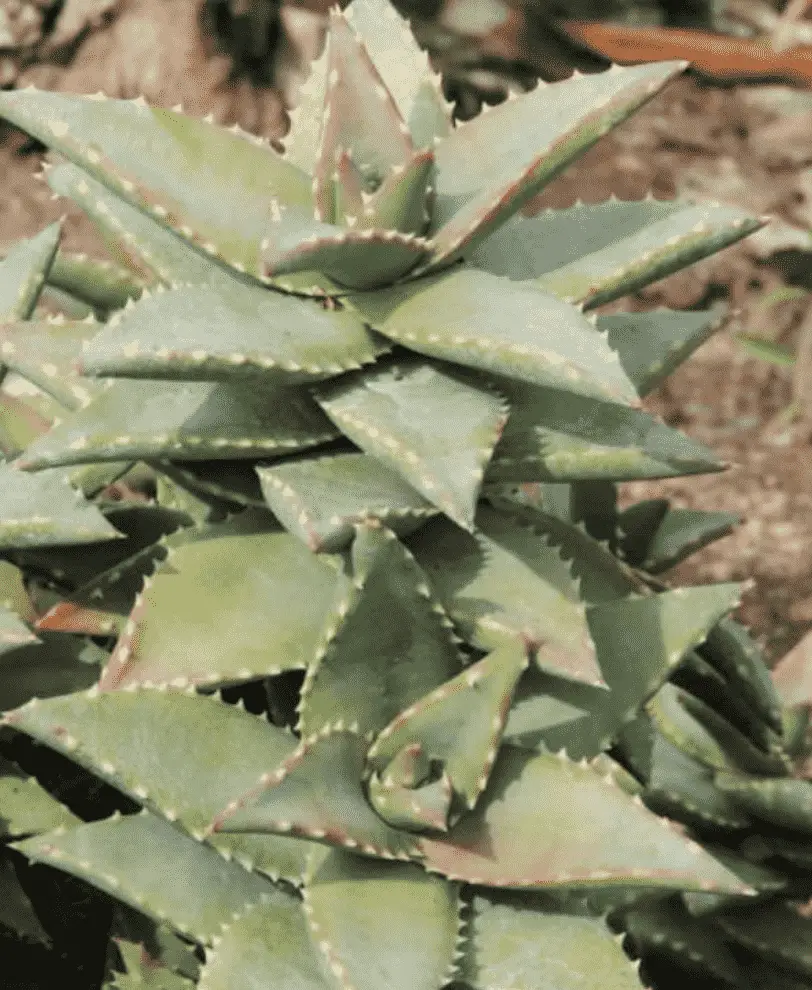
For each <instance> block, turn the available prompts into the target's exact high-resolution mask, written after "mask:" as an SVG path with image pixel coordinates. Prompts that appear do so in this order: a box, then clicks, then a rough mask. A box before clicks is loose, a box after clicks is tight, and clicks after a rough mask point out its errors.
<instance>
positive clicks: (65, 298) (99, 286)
mask: <svg viewBox="0 0 812 990" xmlns="http://www.w3.org/2000/svg"><path fill="white" fill-rule="evenodd" d="M144 288H145V284H144V281H143V279H141V278H139V277H138V276H137V275H135V274H134V273H133V272H131V271H129V270H125V269H124V268H120V267H119V266H118V265H116V264H114V263H113V262H112V261H109V260H107V259H106V258H105V259H97V258H89V257H88V256H87V255H86V254H76V253H74V252H70V251H57V253H56V257H55V258H54V263H53V264H52V265H51V270H50V271H49V272H48V285H47V286H46V290H45V291H46V292H47V293H49V294H51V293H52V292H53V293H55V294H56V297H57V301H58V302H59V304H60V308H61V309H64V310H65V316H66V318H68V319H86V318H87V316H88V315H93V313H94V312H95V313H96V315H97V317H98V318H101V316H103V315H104V314H106V313H107V312H108V311H110V310H114V309H120V308H121V307H122V306H125V305H126V304H127V301H128V300H130V299H137V298H138V297H139V296H140V295H141V293H142V292H143V291H144ZM66 302H68V303H70V304H71V305H72V306H74V307H76V306H78V307H79V308H82V307H85V312H77V313H76V315H71V314H70V313H69V312H68V311H67V310H66V309H65V305H64V304H65V303H66ZM87 307H89V308H90V310H91V312H90V314H88V312H87V311H86V309H87Z"/></svg>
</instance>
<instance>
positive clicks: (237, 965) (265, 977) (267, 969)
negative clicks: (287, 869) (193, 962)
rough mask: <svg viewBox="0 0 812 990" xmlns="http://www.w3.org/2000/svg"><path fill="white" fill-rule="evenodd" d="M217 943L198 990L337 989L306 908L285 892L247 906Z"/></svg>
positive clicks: (209, 952)
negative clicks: (320, 953)
mask: <svg viewBox="0 0 812 990" xmlns="http://www.w3.org/2000/svg"><path fill="white" fill-rule="evenodd" d="M212 941H213V943H214V949H213V950H207V952H206V965H205V966H204V967H203V970H202V972H201V974H200V982H199V983H198V990H238V988H239V990H242V988H245V990H248V988H249V987H256V988H257V990H259V988H260V987H268V988H270V987H274V988H276V987H278V988H279V990H282V988H284V990H333V987H334V983H333V981H332V980H331V979H330V978H329V976H328V975H327V972H326V971H325V969H324V967H323V966H322V963H321V960H320V959H319V956H318V950H317V948H316V947H315V946H314V945H313V941H312V939H311V938H310V934H309V932H308V927H307V920H306V917H305V913H304V911H303V909H302V905H301V903H300V902H299V901H297V900H295V899H294V898H293V897H291V896H290V895H284V894H283V893H282V892H281V891H277V892H276V894H275V896H274V898H273V899H263V900H260V901H259V902H258V903H256V904H250V905H246V908H245V910H243V911H241V912H239V913H237V914H236V915H235V916H234V917H232V918H229V919H228V920H227V921H226V922H225V923H224V924H223V927H222V928H221V930H220V932H219V934H217V935H216V936H215V937H214V938H213V940H212Z"/></svg>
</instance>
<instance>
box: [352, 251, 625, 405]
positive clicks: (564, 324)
mask: <svg viewBox="0 0 812 990" xmlns="http://www.w3.org/2000/svg"><path fill="white" fill-rule="evenodd" d="M352 304H353V306H355V308H356V309H357V310H358V311H359V312H360V313H361V314H362V315H363V316H364V317H365V318H366V319H367V320H368V321H369V322H370V323H371V324H372V326H374V327H375V329H376V330H378V331H380V333H382V334H385V335H386V336H387V337H391V338H392V340H395V341H396V342H397V343H399V344H403V346H404V347H408V348H410V349H411V350H414V351H419V352H420V353H422V354H427V355H429V356H430V357H437V358H440V359H442V360H444V361H452V362H455V363H456V364H462V365H465V366H467V367H471V368H477V369H479V370H481V371H488V372H493V373H495V374H500V375H504V376H505V377H508V378H516V379H518V380H520V381H525V382H529V383H530V384H531V385H546V386H548V387H552V388H559V389H560V388H564V389H567V390H568V391H571V392H578V393H579V394H581V395H589V396H593V397H594V398H603V399H606V400H609V401H612V402H620V403H623V404H624V405H636V404H637V393H636V392H635V390H634V387H633V385H632V383H631V382H630V381H629V379H628V378H627V376H626V372H625V371H624V370H623V368H622V366H621V364H620V360H619V358H618V355H617V354H616V353H615V352H614V351H613V350H612V349H611V347H610V346H609V343H608V341H607V339H606V337H605V335H602V334H601V333H599V332H598V331H596V329H595V327H594V326H593V325H592V324H591V323H589V321H588V320H587V318H586V317H585V316H584V315H583V314H582V313H580V312H579V311H578V310H577V309H576V308H575V307H573V306H570V305H568V304H567V303H564V302H562V301H561V300H559V299H557V298H556V297H555V296H552V295H550V294H549V293H546V292H544V291H542V290H541V289H539V288H538V287H537V286H536V285H535V284H534V283H532V282H526V283H524V284H518V285H517V284H516V283H515V282H511V281H510V280H509V279H506V278H502V277H500V276H498V275H491V274H489V273H487V272H479V271H476V270H475V269H473V268H464V269H462V270H461V271H455V272H452V273H450V274H446V275H441V276H438V277H436V278H430V279H424V280H419V281H415V282H412V283H408V284H406V285H405V286H403V287H395V288H392V289H388V290H386V291H384V292H379V293H370V294H368V295H365V296H353V297H352Z"/></svg>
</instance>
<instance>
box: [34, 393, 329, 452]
mask: <svg viewBox="0 0 812 990" xmlns="http://www.w3.org/2000/svg"><path fill="white" fill-rule="evenodd" d="M337 435H338V432H337V430H336V429H335V428H334V427H333V426H332V424H331V423H330V422H329V421H328V420H327V419H326V417H325V416H324V415H323V414H322V412H321V411H320V410H319V408H318V407H317V406H316V405H315V403H314V402H313V400H312V399H311V398H310V396H309V395H308V394H307V393H306V392H304V391H302V390H297V389H294V388H281V389H280V388H276V387H275V386H273V385H271V386H266V387H264V388H256V389H246V388H245V387H244V386H243V385H241V384H239V383H236V382H235V383H229V382H223V383H218V382H152V381H151V382H144V381H126V380H122V381H115V382H113V381H111V382H109V383H108V385H107V386H106V387H105V389H104V390H103V391H102V392H101V393H100V394H99V395H98V396H97V397H96V398H95V399H94V400H93V401H92V402H90V403H89V404H88V405H86V406H84V407H83V408H81V409H79V410H78V411H77V412H75V413H73V414H72V415H71V416H69V417H67V418H66V419H65V420H64V421H63V422H62V423H61V424H60V425H59V426H55V427H54V428H53V429H52V430H51V431H50V432H49V433H48V434H46V435H45V436H43V437H41V438H40V439H39V440H37V441H35V442H34V443H33V444H32V445H31V446H30V447H29V448H28V449H27V450H26V451H25V453H24V454H23V455H22V456H21V458H20V459H19V461H18V464H19V465H20V467H22V468H24V469H25V470H41V469H42V468H47V467H54V466H61V465H68V464H87V463H93V462H96V461H121V460H178V461H184V460H190V461H196V460H218V459H223V460H231V459H233V458H249V459H251V460H257V459H258V458H261V457H269V456H274V455H276V456H278V455H279V454H293V453H296V452H297V451H299V450H307V449H308V448H309V447H317V446H319V445H320V444H322V443H326V442H327V441H329V440H333V439H335V438H336V436H337Z"/></svg>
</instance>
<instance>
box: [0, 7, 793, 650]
mask: <svg viewBox="0 0 812 990" xmlns="http://www.w3.org/2000/svg"><path fill="white" fill-rule="evenodd" d="M143 2H144V3H153V4H154V2H155V0H143ZM137 6H138V5H136V7H137ZM160 6H161V7H162V15H161V16H162V18H163V19H164V20H167V19H168V20H170V21H171V22H172V24H173V27H174V29H175V30H172V31H167V32H166V33H163V32H161V31H160V30H157V31H156V30H155V29H153V33H152V34H151V36H150V37H148V38H145V37H144V35H143V19H141V20H139V19H138V18H136V20H134V21H128V20H127V18H126V17H125V18H123V19H120V20H119V21H117V22H116V25H114V28H115V31H116V32H117V34H116V35H112V34H111V33H110V32H108V31H103V32H100V33H99V34H97V35H92V36H91V37H90V38H89V39H88V41H87V42H86V49H87V50H83V49H82V48H80V49H79V53H78V56H77V57H76V58H75V59H74V61H73V63H72V64H71V65H70V66H69V67H67V68H61V67H57V66H46V67H41V66H39V67H35V68H34V69H33V70H32V72H31V73H30V74H29V73H26V75H28V76H29V78H32V77H33V78H34V79H35V80H36V82H37V84H38V85H42V86H45V87H49V88H64V89H67V90H74V91H78V92H93V91H95V90H97V89H99V88H104V89H105V90H106V91H107V92H109V93H110V94H111V95H116V96H135V95H138V93H139V92H143V93H144V94H145V95H146V96H147V98H148V99H151V100H152V101H154V102H156V103H160V104H162V105H172V104H174V103H177V102H179V101H182V102H183V103H184V105H185V106H186V107H187V109H188V110H189V111H190V112H194V113H201V114H202V113H205V112H208V111H212V110H213V111H214V112H215V113H216V115H217V116H218V117H219V118H220V119H221V120H223V122H227V123H230V122H233V121H234V120H238V121H239V122H240V123H241V124H242V125H243V126H245V127H246V128H247V129H251V130H254V131H256V132H261V133H263V134H265V135H266V136H269V137H273V136H278V135H279V134H280V133H281V130H282V128H283V127H284V123H283V119H284V118H283V112H282V110H281V106H280V103H279V100H278V98H277V97H276V95H275V94H274V93H273V91H270V90H266V91H263V92H260V93H259V94H257V93H252V92H247V91H245V90H244V89H243V90H240V89H239V85H240V84H234V83H231V82H230V81H229V80H228V79H227V67H225V66H224V64H223V61H222V59H216V58H215V59H211V58H207V57H206V55H205V54H204V53H203V52H202V49H200V48H199V43H198V42H196V41H188V43H187V42H183V43H182V44H178V43H177V39H178V38H179V37H180V38H182V39H183V38H186V39H190V38H194V36H195V32H194V30H193V29H192V26H191V24H192V22H191V21H190V20H189V18H190V17H191V16H192V12H193V9H194V4H193V3H192V0H164V2H163V3H162V4H160ZM178 18H186V22H187V28H188V29H184V30H179V29H178ZM111 30H112V29H111ZM167 37H170V38H172V39H174V41H173V43H172V44H171V45H170V44H167V41H166V39H167ZM128 45H132V49H133V50H134V51H137V52H141V53H146V52H148V53H149V57H148V58H143V59H142V58H140V56H139V57H137V58H133V59H132V60H131V61H128V62H127V64H126V65H125V66H122V65H121V62H120V59H119V60H118V61H116V58H115V56H114V55H112V54H111V53H112V52H113V50H114V49H117V50H119V51H120V50H121V47H122V46H124V47H125V50H126V48H127V46H128ZM193 77H194V78H193ZM201 80H202V82H201ZM22 81H28V80H22ZM781 96H782V93H781V91H778V90H774V89H771V90H769V91H757V90H756V89H754V88H750V87H737V88H729V89H715V88H712V87H709V86H706V85H703V84H700V83H698V82H697V81H695V80H693V79H690V78H685V79H682V80H680V81H678V82H677V83H675V84H673V85H672V86H671V88H670V89H669V90H668V91H667V92H666V93H664V94H662V95H661V96H659V97H658V98H657V99H656V100H654V101H653V102H652V103H651V104H649V106H648V107H646V108H645V109H644V110H643V111H641V112H640V113H639V114H638V115H637V116H636V117H635V118H634V119H633V120H631V121H629V122H627V123H626V124H625V125H623V126H622V127H621V128H619V129H618V130H617V131H616V132H615V133H614V134H613V135H612V136H610V137H609V138H607V139H605V140H604V141H603V142H602V143H601V144H600V145H599V146H598V147H596V148H595V149H593V150H592V151H591V152H590V153H589V154H587V155H586V156H585V157H584V158H583V159H582V160H581V162H580V163H579V164H578V165H577V166H576V167H575V168H573V169H572V170H570V172H569V173H568V174H567V175H565V176H564V177H562V178H561V179H560V180H558V181H557V182H556V183H555V184H554V186H553V187H551V188H550V189H548V190H547V191H546V193H545V194H544V196H543V201H544V202H545V203H547V204H548V205H558V206H563V205H566V204H568V203H571V202H572V201H573V200H574V199H576V198H577V197H579V196H580V197H582V198H584V199H588V200H591V201H597V200H600V199H603V198H605V197H606V196H607V195H608V194H609V193H615V194H617V195H618V196H620V197H621V198H627V199H628V198H638V197H640V196H642V195H644V194H645V193H646V192H647V191H649V190H653V191H654V193H655V194H656V195H657V196H660V197H671V196H673V195H675V193H676V192H677V191H678V189H689V190H692V191H694V193H695V195H697V196H702V197H704V198H714V199H720V200H727V201H731V202H736V203H738V204H740V205H744V206H746V207H748V208H750V209H752V210H754V211H756V212H758V213H771V214H774V215H775V216H777V217H778V218H780V219H781V220H783V221H785V222H790V223H794V224H795V225H798V226H800V227H801V228H807V229H809V228H812V180H810V178H809V176H807V175H806V169H807V168H809V167H812V110H810V111H809V112H807V113H803V114H800V115H794V116H786V117H785V116H782V115H781V114H780V113H779V112H777V111H776V110H775V109H774V108H773V106H772V103H771V101H772V100H773V98H778V97H781ZM38 167H39V156H38V155H37V154H30V153H24V142H23V141H22V140H21V138H20V136H19V135H17V134H15V133H12V132H9V131H6V132H5V134H4V135H3V133H0V242H2V243H8V242H10V241H13V240H14V239H15V238H18V237H21V236H26V235H30V234H32V233H34V232H35V231H37V230H38V229H40V228H41V227H42V226H43V225H44V224H46V223H48V222H50V221H52V220H54V219H56V218H57V217H59V216H60V215H63V214H67V221H66V225H65V239H64V245H65V247H67V248H69V249H72V250H87V251H90V252H92V253H103V252H101V250H100V247H99V242H98V241H97V240H96V238H95V235H94V233H93V231H92V230H91V229H90V228H89V225H88V223H87V222H86V221H85V220H84V218H83V217H82V216H81V215H79V214H78V211H76V210H74V209H73V208H71V207H70V206H68V205H66V204H65V203H63V202H54V201H52V200H51V198H50V192H49V190H48V188H47V187H46V186H45V185H44V184H43V183H42V182H38V181H36V179H35V173H36V172H37V170H38ZM810 174H812V173H810ZM807 197H808V199H807ZM785 233H786V228H784V227H782V226H780V225H776V226H775V227H774V228H773V230H772V232H771V233H770V234H763V235H762V234H759V235H756V237H755V238H751V239H750V240H749V241H748V242H745V243H743V244H741V245H737V246H735V247H733V248H730V249H728V250H727V251H725V252H723V253H722V254H720V255H718V256H716V257H715V258H713V259H710V260H708V261H706V262H703V263H701V264H699V265H697V266H694V267H693V268H692V269H690V270H689V271H687V272H683V273H680V274H679V275H676V276H673V277H671V278H669V279H667V280H665V281H662V282H660V283H658V284H657V285H655V286H652V287H651V288H649V289H648V290H646V291H645V292H643V293H641V294H639V295H637V296H635V297H634V298H633V299H629V300H625V301H624V305H626V306H631V307H633V308H636V309H640V308H648V307H652V306H661V305H668V306H671V307H673V308H688V307H696V306H702V305H707V304H708V303H709V302H714V301H717V300H725V301H727V302H728V304H729V305H730V307H731V310H732V315H731V318H730V319H729V320H728V321H727V323H726V325H725V326H724V327H723V328H722V329H721V330H720V331H719V332H718V333H717V335H716V336H715V337H714V339H713V340H711V341H710V342H709V343H707V344H706V345H705V346H704V347H703V348H701V349H700V351H699V352H698V353H697V354H696V355H695V356H694V357H692V358H691V359H690V360H689V361H688V362H686V364H685V365H684V366H683V367H682V368H681V369H680V370H679V371H678V372H677V373H676V374H675V375H673V376H672V378H671V379H670V380H669V381H668V382H667V383H666V384H665V385H664V386H663V387H662V388H660V389H659V390H658V391H657V393H656V394H654V395H652V396H651V397H650V398H649V399H648V400H647V403H646V404H647V407H648V408H649V409H650V410H651V411H653V412H656V413H657V414H659V415H660V416H662V417H663V418H664V419H665V420H666V422H668V423H669V424H671V425H674V426H677V427H679V428H680V429H682V430H684V431H685V432H686V433H688V434H690V435H691V436H693V437H695V438H696V439H698V440H701V441H703V442H704V443H706V444H708V445H709V446H711V447H713V448H714V449H715V450H716V451H717V452H718V453H719V455H720V457H721V458H722V459H723V460H725V461H727V462H729V463H730V464H731V465H732V466H731V467H730V468H729V469H728V470H727V471H725V472H723V473H721V474H717V475H709V476H702V477H692V478H689V479H677V480H671V481H665V482H655V483H635V484H630V485H625V486H623V491H622V497H623V500H624V502H628V501H630V500H635V499H639V498H645V497H654V496H657V495H667V496H668V497H670V498H671V499H673V501H674V503H675V504H677V505H679V506H683V507H695V508H716V509H726V510H730V511H734V512H738V513H740V514H741V515H742V516H743V517H744V520H745V521H744V523H743V524H742V525H741V526H740V527H739V528H738V529H737V531H736V532H735V533H734V534H733V535H731V536H728V537H726V538H725V539H723V540H721V541H719V542H718V543H716V544H715V545H713V546H712V547H710V548H707V549H705V550H704V551H702V552H701V553H699V554H697V555H696V556H695V557H693V558H692V559H691V560H690V561H688V562H686V563H685V564H683V565H682V566H680V567H679V568H678V569H677V570H675V571H674V572H672V574H671V575H670V578H671V579H673V580H674V581H678V582H680V583H704V582H709V581H720V580H744V581H746V580H750V579H752V581H753V582H754V583H753V587H752V589H751V590H750V591H749V592H748V593H747V594H746V596H745V599H744V602H743V605H742V608H741V611H740V617H741V618H742V619H743V621H744V622H746V623H747V624H748V625H749V626H750V627H751V628H752V629H753V631H754V632H755V633H756V634H757V635H758V637H759V639H760V640H761V641H762V642H763V643H764V644H765V646H766V648H767V651H768V655H769V657H770V658H771V659H773V660H774V659H776V658H778V657H780V656H781V655H783V653H784V652H786V651H787V650H788V649H789V648H790V647H791V646H792V645H794V643H795V642H796V641H797V640H798V639H799V638H800V637H801V635H802V634H803V633H804V632H806V631H807V630H809V629H810V628H812V508H811V503H812V456H810V455H811V454H812V448H811V447H810V440H809V438H810V435H811V434H810V428H809V426H803V425H800V426H798V425H796V426H794V427H787V426H786V425H782V424H781V423H780V422H777V421H776V416H777V415H778V414H779V413H780V412H781V410H783V409H784V408H785V407H786V406H787V404H788V403H789V401H790V398H791V395H792V374H791V371H789V370H787V369H777V368H774V367H772V366H770V365H767V364H766V363H764V362H761V361H758V360H755V359H753V358H752V357H750V356H748V355H747V354H746V353H745V352H744V351H743V350H742V348H741V347H740V345H738V344H737V343H736V342H735V340H734V339H733V334H734V333H735V332H739V331H747V332H749V333H754V334H769V335H771V336H774V337H775V338H776V339H778V340H780V341H781V342H783V343H787V344H790V345H792V344H793V343H794V341H795V339H796V338H797V335H798V332H799V328H800V327H801V325H802V323H803V321H804V320H812V305H811V304H810V301H809V300H807V299H806V298H804V299H801V300H797V299H796V300H794V301H788V302H784V303H780V304H777V305H773V306H767V305H765V302H764V297H765V294H766V293H767V292H770V291H771V290H773V289H776V288H779V287H781V286H786V285H787V284H790V283H796V284H797V283H798V282H802V281H803V279H804V278H806V279H807V281H808V282H809V286H810V288H812V261H811V260H810V258H812V255H808V256H806V258H804V257H803V256H802V255H800V254H799V253H798V252H793V251H791V250H789V251H783V252H782V253H779V254H772V253H771V252H772V249H773V248H774V247H775V246H776V245H778V246H780V245H781V239H782V237H783V236H784V234H785ZM792 239H793V237H792V236H790V238H789V240H788V241H787V243H788V244H789V243H790V242H791V241H792ZM796 239H797V235H796ZM810 298H812V297H810Z"/></svg>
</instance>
